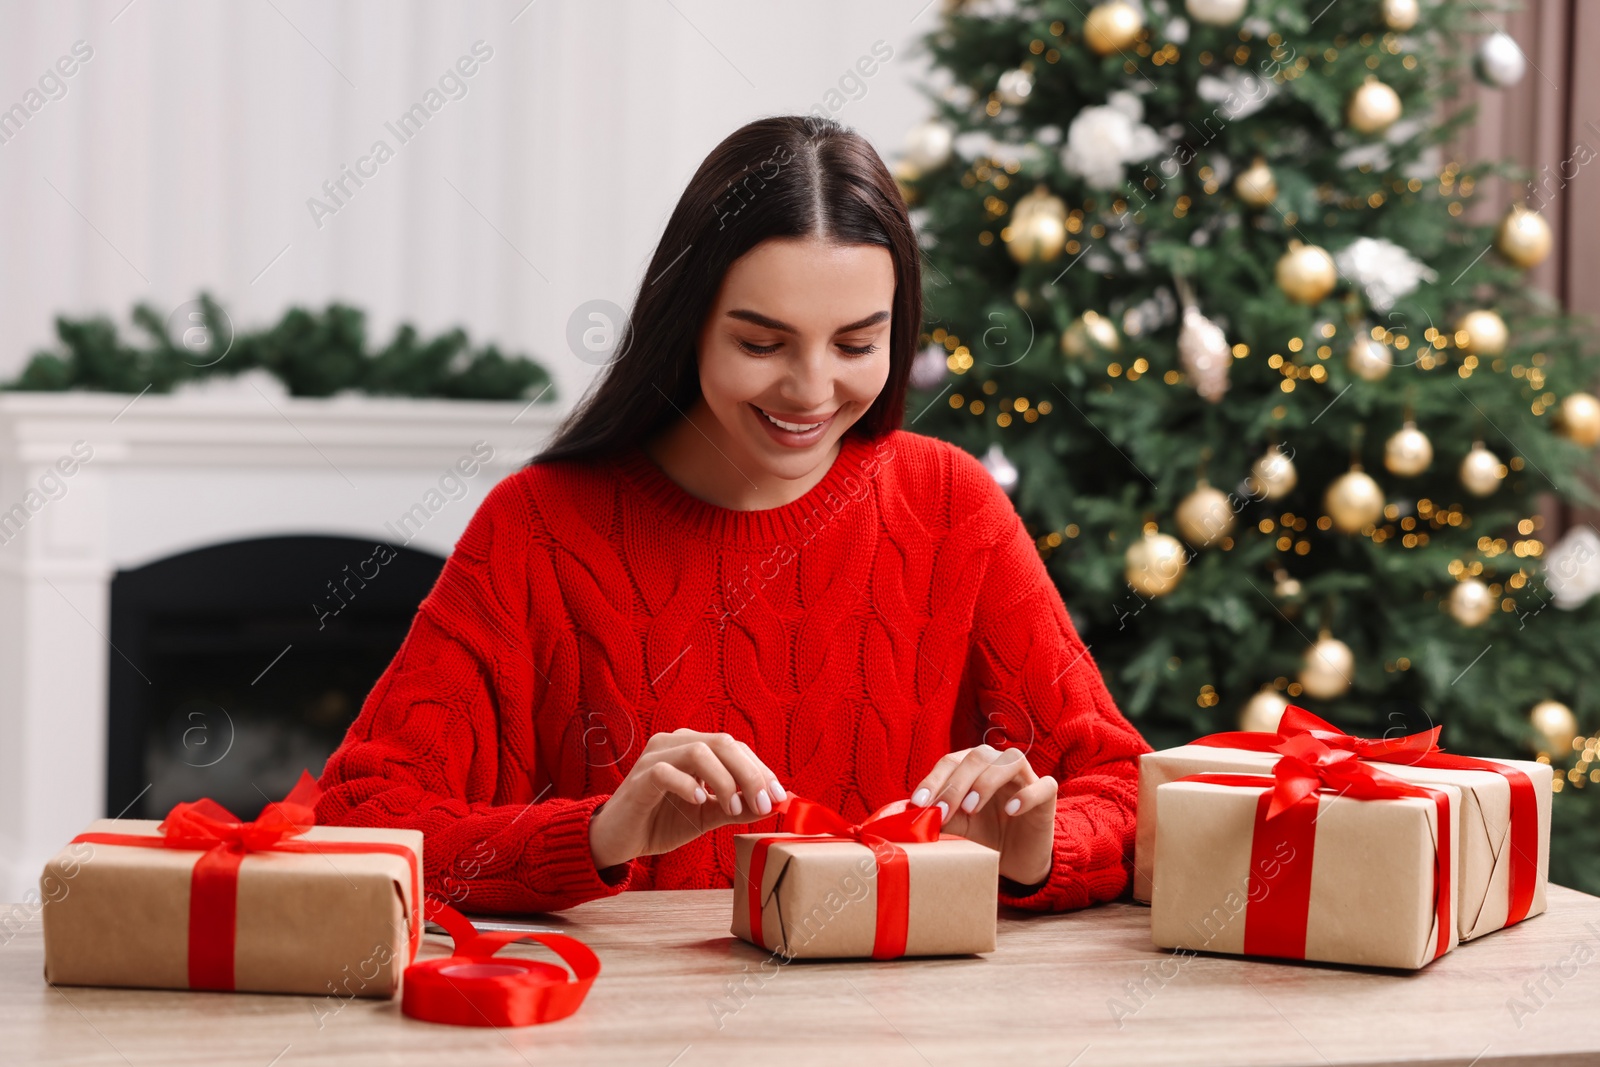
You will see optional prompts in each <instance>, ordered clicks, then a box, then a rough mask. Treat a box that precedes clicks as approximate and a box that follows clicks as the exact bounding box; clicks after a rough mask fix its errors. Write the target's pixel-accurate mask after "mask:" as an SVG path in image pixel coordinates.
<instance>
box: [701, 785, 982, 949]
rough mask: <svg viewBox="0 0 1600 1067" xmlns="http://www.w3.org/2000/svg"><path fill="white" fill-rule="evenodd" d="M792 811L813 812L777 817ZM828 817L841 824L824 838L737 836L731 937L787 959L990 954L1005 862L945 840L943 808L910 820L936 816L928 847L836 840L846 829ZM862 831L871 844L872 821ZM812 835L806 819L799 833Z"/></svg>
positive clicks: (926, 822)
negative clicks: (941, 821)
mask: <svg viewBox="0 0 1600 1067" xmlns="http://www.w3.org/2000/svg"><path fill="white" fill-rule="evenodd" d="M796 802H799V803H800V804H801V805H805V804H809V803H810V802H809V801H805V800H804V799H803V798H799V797H793V796H791V797H790V798H789V799H788V800H787V801H785V802H784V803H783V804H780V805H779V806H778V809H779V810H780V811H782V810H784V809H787V808H790V806H791V805H794V804H795V803H796ZM815 808H819V809H821V805H815ZM822 811H823V812H826V813H827V814H829V815H832V816H833V818H834V819H837V820H838V825H837V826H832V825H831V823H830V832H827V833H824V834H823V835H821V836H818V835H814V834H807V833H790V832H779V833H768V834H737V835H735V836H734V839H733V842H734V861H735V874H734V882H733V884H734V894H733V896H734V900H733V925H732V933H733V934H734V936H736V937H739V938H741V939H743V940H745V941H749V942H751V943H752V944H755V945H759V946H760V947H762V948H765V949H771V950H773V951H776V952H779V953H781V954H783V955H784V956H787V957H789V958H828V957H834V958H838V957H872V958H876V959H892V958H896V957H899V956H934V955H944V954H949V953H972V952H992V951H994V946H995V921H996V914H997V910H998V902H999V873H1000V853H998V852H996V851H995V850H994V849H992V848H989V847H987V846H985V845H980V844H978V843H977V842H975V841H968V840H967V839H965V838H962V837H956V836H954V835H950V834H939V833H938V829H937V827H938V822H939V812H938V809H937V808H928V809H911V811H909V812H907V813H906V814H907V815H908V816H909V815H918V814H920V813H922V812H931V813H932V816H931V819H930V818H929V817H928V816H926V815H923V816H922V817H921V820H920V821H921V823H922V824H923V828H924V830H925V831H926V830H927V829H928V828H930V827H931V838H932V839H930V840H921V841H917V840H893V841H885V840H883V839H881V838H879V839H877V840H875V841H874V842H873V843H872V844H868V843H865V842H864V841H863V840H860V839H856V838H852V837H850V836H837V835H836V834H835V833H834V832H835V831H841V830H842V828H843V827H844V826H845V824H844V820H843V819H842V818H839V817H838V816H837V814H836V813H832V812H827V809H822ZM813 814H814V811H813ZM891 818H892V819H895V818H898V817H893V816H892V817H891ZM900 821H906V820H900ZM863 825H864V826H865V827H866V828H867V831H868V832H867V833H866V834H865V835H864V836H866V837H868V838H869V839H871V833H870V829H871V827H872V826H873V825H874V821H873V820H871V819H869V820H868V821H867V823H865V824H863ZM877 825H878V826H879V827H880V828H882V826H883V824H882V823H881V822H879V823H877ZM816 826H817V820H816V819H814V818H812V819H803V820H801V825H800V828H801V829H802V830H812V829H815V828H816ZM925 836H926V835H925ZM902 939H903V940H902Z"/></svg>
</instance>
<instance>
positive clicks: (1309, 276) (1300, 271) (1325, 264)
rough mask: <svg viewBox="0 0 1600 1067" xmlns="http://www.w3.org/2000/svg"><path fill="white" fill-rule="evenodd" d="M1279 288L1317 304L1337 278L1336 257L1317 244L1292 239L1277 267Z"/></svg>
mask: <svg viewBox="0 0 1600 1067" xmlns="http://www.w3.org/2000/svg"><path fill="white" fill-rule="evenodd" d="M1275 276H1276V278H1277V282H1278V288H1279V289H1282V290H1283V292H1284V295H1286V296H1287V297H1288V298H1289V299H1290V300H1293V301H1295V302H1296V303H1300V304H1315V303H1316V302H1317V301H1319V300H1321V299H1322V298H1323V297H1325V296H1327V295H1328V294H1329V293H1331V292H1333V286H1334V284H1335V282H1337V281H1338V278H1339V272H1338V270H1337V268H1335V267H1334V265H1333V257H1332V256H1330V255H1328V253H1327V251H1326V250H1324V249H1322V248H1321V247H1319V246H1317V245H1308V244H1303V243H1301V242H1300V241H1290V242H1289V250H1288V251H1287V252H1285V253H1284V254H1283V255H1282V256H1281V257H1280V258H1279V259H1278V266H1277V271H1276V275H1275Z"/></svg>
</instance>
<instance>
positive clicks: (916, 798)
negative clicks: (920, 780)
mask: <svg viewBox="0 0 1600 1067" xmlns="http://www.w3.org/2000/svg"><path fill="white" fill-rule="evenodd" d="M931 795H932V794H930V793H929V792H928V791H927V790H926V789H919V790H917V791H916V792H915V793H912V794H911V803H912V804H915V805H916V806H917V807H919V808H925V807H927V806H928V797H929V796H931Z"/></svg>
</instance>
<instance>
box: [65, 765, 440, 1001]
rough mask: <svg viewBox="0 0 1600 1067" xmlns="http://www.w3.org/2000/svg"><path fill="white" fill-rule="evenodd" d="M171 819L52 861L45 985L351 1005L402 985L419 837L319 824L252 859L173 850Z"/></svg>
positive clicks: (85, 840)
mask: <svg viewBox="0 0 1600 1067" xmlns="http://www.w3.org/2000/svg"><path fill="white" fill-rule="evenodd" d="M312 784H313V785H314V783H312ZM202 803H208V802H202ZM277 806H278V805H269V808H272V807H277ZM283 806H285V807H287V802H283ZM179 807H180V808H182V807H185V805H180V806H179ZM212 807H213V808H215V809H216V810H217V811H222V810H223V809H221V808H220V807H217V806H215V805H212ZM175 811H176V809H175ZM224 814H226V812H224ZM170 818H171V817H170V816H169V819H170ZM307 821H309V819H308V820H307ZM161 825H162V824H161V823H159V822H157V821H156V820H153V819H99V820H96V821H95V822H94V823H92V824H90V826H89V828H88V830H87V831H86V832H85V833H84V834H82V835H79V837H78V838H75V839H74V841H73V842H72V843H69V844H68V845H67V846H66V847H65V848H63V849H62V850H61V851H60V852H59V853H57V854H56V856H55V857H53V858H52V859H51V860H50V861H49V862H48V863H47V864H46V865H45V868H44V872H43V874H42V875H41V877H40V896H41V899H42V900H43V901H44V905H43V908H42V913H43V921H44V942H45V964H44V972H45V980H46V981H47V982H51V983H53V984H59V985H99V986H137V987H145V988H157V989H232V990H236V991H239V992H261V993H311V994H323V995H334V996H338V997H340V998H342V999H347V998H349V997H352V996H362V997H388V996H392V995H393V994H394V993H395V991H396V990H397V989H398V988H399V985H400V976H401V972H402V971H403V970H404V969H405V967H406V965H407V964H408V963H410V962H411V960H412V958H413V957H414V955H415V952H416V944H417V939H418V938H419V937H420V933H421V920H422V916H421V914H420V910H419V909H420V907H421V901H420V900H419V899H418V894H419V892H420V883H419V876H420V872H421V870H422V834H421V833H420V832H419V831H416V830H395V829H368V828H362V827H338V826H311V827H310V828H309V829H301V830H300V831H299V832H296V833H294V834H293V835H291V836H285V837H284V838H283V839H282V841H281V842H279V843H278V844H277V846H276V847H274V848H269V849H265V850H259V851H243V852H242V855H241V854H240V850H237V849H235V850H229V849H228V848H227V847H226V846H223V847H222V848H221V849H215V848H213V849H205V848H201V847H195V848H183V847H166V846H164V845H162V844H161V841H162V838H163V835H162V833H161V832H160V831H159V829H158V827H159V826H161ZM243 825H250V824H243ZM108 838H123V839H125V840H133V841H139V840H144V841H149V842H151V843H153V844H154V846H155V847H147V846H143V845H140V844H129V843H108V840H107V839H108ZM230 851H232V852H233V855H232V856H231V857H230V856H228V855H225V853H228V852H230ZM229 867H233V871H232V873H230V872H229V871H228V869H227V868H229ZM197 868H200V874H199V875H198V876H197V874H196V870H197ZM219 878H220V879H221V880H220V881H218V879H219ZM230 880H231V881H232V884H231V887H230V884H229V883H230ZM191 933H193V934H194V936H193V938H191Z"/></svg>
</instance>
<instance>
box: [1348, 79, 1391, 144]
mask: <svg viewBox="0 0 1600 1067" xmlns="http://www.w3.org/2000/svg"><path fill="white" fill-rule="evenodd" d="M1344 118H1345V122H1346V123H1347V124H1348V125H1349V126H1350V128H1351V129H1352V130H1355V131H1356V132H1357V133H1367V134H1372V133H1382V132H1383V131H1384V130H1386V129H1388V128H1389V127H1390V126H1393V125H1394V124H1395V121H1396V120H1398V119H1399V118H1400V94H1399V93H1397V92H1395V91H1394V90H1393V89H1391V88H1390V87H1389V86H1387V85H1385V84H1384V83H1383V82H1381V81H1379V80H1378V79H1377V76H1376V75H1373V74H1368V75H1367V80H1366V81H1364V82H1362V83H1361V88H1359V89H1357V90H1356V91H1355V92H1354V93H1352V94H1350V103H1349V106H1347V107H1346V108H1345V114H1344Z"/></svg>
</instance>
